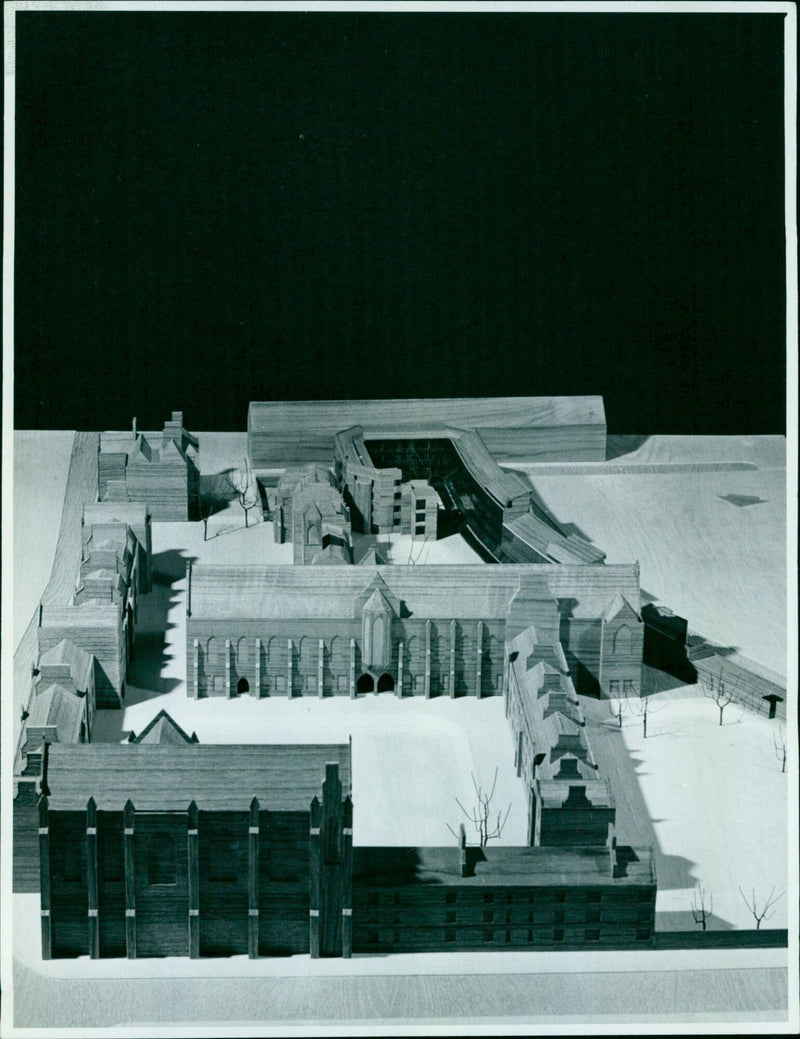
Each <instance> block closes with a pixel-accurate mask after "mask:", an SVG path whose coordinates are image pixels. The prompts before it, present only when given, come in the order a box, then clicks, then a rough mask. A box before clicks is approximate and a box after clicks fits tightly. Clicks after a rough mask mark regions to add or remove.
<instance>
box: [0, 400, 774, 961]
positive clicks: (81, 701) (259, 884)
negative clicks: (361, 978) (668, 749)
mask: <svg viewBox="0 0 800 1039" xmlns="http://www.w3.org/2000/svg"><path fill="white" fill-rule="evenodd" d="M247 436H248V452H249V465H250V466H251V467H252V480H253V483H254V485H255V482H256V481H258V483H259V484H260V485H261V486H262V487H263V488H266V489H267V503H266V509H265V514H268V515H269V517H270V518H271V520H272V525H273V534H274V541H275V543H276V544H278V545H280V544H284V543H289V542H290V543H291V545H292V554H293V563H294V565H274V564H258V565H250V564H245V563H229V564H225V565H219V564H218V565H212V564H209V563H203V562H197V563H193V562H192V561H191V560H189V561H188V562H187V563H186V588H185V604H184V608H185V620H186V635H185V638H186V674H185V680H186V692H187V696H188V697H190V698H193V699H197V700H202V699H206V698H210V697H221V698H235V697H241V696H249V697H255V698H267V697H284V698H295V697H319V698H325V697H337V696H338V697H344V698H349V699H356V698H358V697H359V696H364V695H366V694H378V693H384V694H389V695H391V696H394V697H397V698H405V697H418V698H420V699H422V700H428V699H431V698H435V697H448V698H451V699H457V698H462V697H474V698H478V699H481V698H487V697H501V698H503V701H504V705H505V715H506V718H507V721H508V727H509V732H508V735H509V739H508V745H507V748H506V749H505V751H503V749H502V748H498V753H504V754H505V755H506V757H510V758H513V761H514V765H515V768H516V774H517V776H518V777H519V779H520V781H521V782H522V783H523V786H524V790H525V795H526V806H527V822H526V827H525V833H526V840H525V843H524V844H522V845H520V846H517V847H512V846H503V845H499V844H498V845H496V846H492V845H488V844H487V843H486V842H485V841H484V842H482V843H481V844H480V845H478V846H473V845H470V844H468V843H467V838H466V833H465V831H464V828H463V826H462V827H461V830H460V834H459V835H458V836H457V837H454V839H453V840H452V841H451V842H450V844H442V845H441V846H436V847H416V846H405V845H398V846H380V847H378V846H365V845H359V844H358V843H355V844H354V840H353V818H354V813H358V811H359V798H360V795H359V790H358V788H357V787H356V788H354V785H353V770H352V746H351V744H350V743H316V744H315V743H300V742H297V743H254V744H243V743H225V744H223V743H220V744H210V743H206V742H203V741H202V740H201V741H198V739H197V736H196V734H195V733H194V732H191V733H189V732H186V731H184V730H183V729H182V728H181V726H180V725H178V724H177V723H176V722H175V721H174V720H173V719H172V718H171V717H170V715H169V714H168V713H166V712H165V711H163V710H162V711H161V712H159V713H158V714H157V715H156V716H155V717H154V718H152V719H151V720H150V722H149V723H148V724H147V725H146V727H145V728H144V729H143V730H142V731H141V732H140V733H139V735H136V734H135V733H130V734H129V736H128V737H127V739H124V740H123V741H122V742H117V743H108V742H105V743H103V742H98V741H96V740H95V739H94V731H95V727H96V712H97V711H101V710H108V709H119V708H121V707H123V706H124V704H125V694H126V681H127V677H128V669H129V665H130V662H131V660H132V659H133V658H134V655H135V654H136V651H137V627H138V622H139V617H140V613H141V610H142V601H143V597H146V596H147V595H148V593H149V592H150V590H151V588H152V584H153V576H152V566H153V559H152V526H153V524H155V523H170V522H176V521H183V522H185V521H187V520H194V521H196V522H198V523H200V522H201V521H202V515H201V513H202V508H201V490H200V485H201V477H200V475H199V473H200V447H201V445H200V443H199V440H198V438H196V437H194V436H192V435H191V434H190V433H188V432H187V430H186V429H185V428H184V425H183V416H182V413H181V412H174V413H173V414H172V417H171V419H170V420H169V421H167V422H166V423H165V425H164V428H163V431H161V432H160V433H155V434H154V433H141V432H137V429H136V424H135V422H134V423H133V427H132V430H131V431H130V432H127V433H103V434H101V435H100V436H99V437H98V436H96V435H94V436H92V435H89V434H78V437H83V438H84V440H82V441H80V443H81V444H83V446H84V448H85V449H86V450H89V451H93V452H94V454H95V455H96V464H95V467H94V470H93V471H94V472H95V474H96V479H95V480H94V481H93V482H92V487H91V489H90V491H89V492H88V494H87V496H86V497H85V499H84V500H83V502H82V526H81V529H80V531H75V532H70V531H68V532H67V538H66V540H65V541H64V542H63V544H72V545H73V546H74V549H75V557H74V560H72V563H73V572H74V581H75V583H74V587H72V588H70V589H68V590H64V589H62V590H60V591H58V590H57V591H55V592H53V591H50V592H49V593H48V594H47V595H46V596H45V598H44V599H43V601H42V603H41V605H40V607H39V610H38V614H37V617H36V622H35V633H36V650H35V661H34V666H33V667H32V668H31V669H30V671H29V672H27V673H23V674H18V675H17V688H16V689H15V696H16V700H17V703H18V704H19V707H20V710H19V716H18V725H19V731H18V734H17V735H18V738H17V751H16V758H15V766H14V773H15V802H14V890H15V891H19V892H35V891H38V892H39V896H40V917H41V950H42V957H43V958H45V959H47V958H50V957H77V956H84V955H89V956H90V957H93V958H97V957H124V956H127V957H146V956H167V955H178V956H191V957H198V956H227V955H233V954H246V955H248V956H250V957H258V956H267V955H288V954H292V953H307V954H308V953H310V955H311V956H312V957H316V956H350V955H351V954H354V953H369V952H383V953H385V952H391V951H396V950H427V951H433V950H453V949H474V948H484V949H486V948H534V949H542V948H548V949H553V948H560V947H566V948H576V947H578V948H583V947H595V946H603V947H618V948H619V947H640V946H647V945H649V944H651V943H652V942H653V940H654V932H655V900H656V892H657V877H656V873H655V863H654V854H653V849H652V848H651V847H640V846H630V845H628V844H626V843H625V833H619V834H618V833H617V832H616V809H615V800H614V790H613V789H612V786H611V783H610V781H609V778H608V776H605V775H603V774H602V771H601V769H600V767H599V765H598V763H597V761H596V759H595V756H594V755H593V752H592V748H591V746H590V744H589V740H588V739H587V735H586V724H585V718H584V712H583V708H582V703H583V702H585V701H584V698H586V697H600V698H611V699H617V698H632V699H634V700H638V698H639V697H640V696H641V694H642V667H643V663H645V664H648V665H649V666H652V667H655V668H663V669H664V670H668V671H670V672H671V673H672V674H681V675H683V676H684V677H685V678H686V680H687V681H696V680H697V677H698V674H701V675H702V674H706V675H708V676H709V680H711V679H716V681H717V682H729V683H734V685H735V688H736V694H737V698H738V699H739V700H741V701H742V702H743V703H745V704H746V705H747V706H748V707H751V708H753V709H756V710H761V711H767V710H769V712H770V717H772V716H774V714H775V712H776V710H778V711H780V710H781V708H782V705H783V700H784V698H785V689H784V688H783V687H782V686H781V685H780V682H779V679H778V678H777V676H774V675H772V674H771V673H767V672H766V671H764V670H763V669H761V670H759V669H754V668H752V667H749V666H747V665H746V664H745V663H743V662H742V661H741V660H739V659H738V658H736V656H735V655H733V656H731V655H730V654H728V655H718V654H717V648H716V647H714V646H712V645H710V644H707V643H706V642H705V641H704V640H702V639H701V638H699V637H697V636H693V635H692V634H691V633H690V632H689V630H688V626H687V623H686V621H685V620H684V619H683V618H680V617H677V616H675V615H674V614H672V613H670V612H669V611H668V610H667V609H666V608H663V607H654V606H652V605H651V604H646V605H644V606H643V605H642V597H641V591H640V586H639V566H638V564H637V563H636V562H635V561H631V562H630V563H629V564H615V565H610V564H606V563H605V562H604V559H605V556H604V553H603V552H601V551H600V550H599V549H597V548H596V547H595V546H593V545H591V544H590V543H589V542H588V541H587V540H585V539H584V538H582V537H581V536H579V535H578V534H576V533H575V532H572V531H569V530H568V529H564V527H562V526H561V525H560V524H559V523H557V522H556V521H555V519H554V518H553V517H552V516H551V515H550V514H549V513H548V511H547V510H546V509H545V507H544V506H543V504H542V502H541V501H539V500H538V498H537V495H536V494H535V492H534V490H533V489H532V487H531V486H530V485H529V484H528V483H526V481H525V480H524V479H523V478H522V477H521V476H519V475H518V474H517V473H515V472H513V471H510V470H508V469H504V468H501V466H500V464H499V462H500V461H504V462H508V461H514V460H522V459H527V460H533V461H539V462H547V461H549V462H564V461H577V462H584V463H585V462H593V461H600V460H603V459H605V417H604V413H603V405H602V401H601V400H600V399H599V398H594V397H593V398H558V399H551V398H513V399H493V400H452V401H450V400H434V401H340V402H336V401H333V402H332V401H326V402H307V403H294V404H288V403H286V404H269V403H254V404H251V406H250V411H249V415H248V424H247ZM77 442H78V441H77V440H76V443H77ZM87 445H88V446H87ZM93 464H94V463H93ZM70 481H71V482H70V484H68V491H67V493H68V494H69V493H70V487H72V488H73V490H75V483H74V478H73V473H72V471H71V473H70ZM443 530H446V531H450V532H455V531H457V532H459V533H460V534H461V535H462V536H463V538H464V539H465V540H466V541H467V543H468V544H469V545H470V546H471V547H472V548H473V549H474V551H475V552H476V553H477V555H478V557H479V558H481V559H483V560H484V562H482V563H463V564H460V565H425V564H421V563H416V564H413V565H412V564H409V565H389V564H387V563H385V562H384V558H383V555H382V554H381V550H380V549H379V547H378V546H376V545H375V544H374V543H369V542H368V543H367V547H366V548H365V547H364V544H363V541H359V540H358V539H359V538H361V539H364V538H366V539H369V538H370V537H374V536H377V535H392V534H405V535H410V536H411V537H413V538H415V539H418V540H419V541H420V542H432V541H435V540H436V539H437V537H441V536H442V532H443ZM70 539H71V540H70ZM61 544H62V543H61V542H60V545H61ZM62 562H63V560H62ZM431 781H432V782H433V781H434V779H433V777H432V780H431Z"/></svg>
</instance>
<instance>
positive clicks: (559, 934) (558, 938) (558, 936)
mask: <svg viewBox="0 0 800 1039" xmlns="http://www.w3.org/2000/svg"><path fill="white" fill-rule="evenodd" d="M553 941H554V942H563V941H564V932H563V931H562V930H561V929H560V928H559V929H558V930H556V931H553Z"/></svg>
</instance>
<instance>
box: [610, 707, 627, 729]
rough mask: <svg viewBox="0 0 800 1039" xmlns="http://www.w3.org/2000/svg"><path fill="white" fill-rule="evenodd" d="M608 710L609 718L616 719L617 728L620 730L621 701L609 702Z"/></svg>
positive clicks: (622, 712)
mask: <svg viewBox="0 0 800 1039" xmlns="http://www.w3.org/2000/svg"><path fill="white" fill-rule="evenodd" d="M608 709H609V711H610V712H611V717H612V718H616V719H617V728H618V729H621V728H622V715H623V714H624V707H623V701H622V700H609V701H608Z"/></svg>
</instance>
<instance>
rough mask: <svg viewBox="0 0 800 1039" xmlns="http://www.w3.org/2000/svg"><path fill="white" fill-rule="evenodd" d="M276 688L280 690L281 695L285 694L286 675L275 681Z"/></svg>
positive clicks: (279, 676)
mask: <svg viewBox="0 0 800 1039" xmlns="http://www.w3.org/2000/svg"><path fill="white" fill-rule="evenodd" d="M275 688H276V689H277V690H278V692H279V693H283V692H285V691H286V676H285V675H278V677H277V678H276V679H275Z"/></svg>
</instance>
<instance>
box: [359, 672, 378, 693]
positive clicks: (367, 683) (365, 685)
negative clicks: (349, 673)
mask: <svg viewBox="0 0 800 1039" xmlns="http://www.w3.org/2000/svg"><path fill="white" fill-rule="evenodd" d="M357 689H358V691H359V693H371V692H372V691H373V690H374V689H375V679H374V678H373V677H372V675H368V674H366V673H365V674H363V675H361V677H360V678H359V680H358V684H357Z"/></svg>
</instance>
